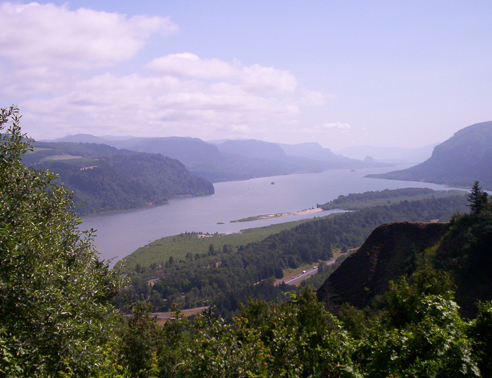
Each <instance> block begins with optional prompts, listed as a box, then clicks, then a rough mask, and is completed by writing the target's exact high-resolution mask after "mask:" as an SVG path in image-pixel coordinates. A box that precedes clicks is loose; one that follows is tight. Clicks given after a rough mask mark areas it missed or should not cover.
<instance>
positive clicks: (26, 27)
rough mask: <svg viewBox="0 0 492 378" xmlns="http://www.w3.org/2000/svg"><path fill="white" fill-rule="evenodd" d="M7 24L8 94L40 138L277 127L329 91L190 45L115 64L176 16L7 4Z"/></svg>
mask: <svg viewBox="0 0 492 378" xmlns="http://www.w3.org/2000/svg"><path fill="white" fill-rule="evenodd" d="M0 25H1V26H0V27H1V32H0V97H2V96H3V98H4V99H7V98H8V102H9V103H10V102H15V103H16V104H18V105H19V106H20V108H21V112H22V113H23V114H24V119H23V120H24V122H23V125H24V127H25V128H26V131H27V132H28V133H29V134H30V135H31V136H33V137H35V138H51V137H58V136H63V135H67V134H74V133H81V132H83V133H93V134H96V135H100V134H115V135H122V134H134V135H137V134H138V135H145V136H169V135H181V136H194V137H199V138H203V139H211V138H223V137H231V136H235V135H240V136H244V137H259V136H258V133H260V134H263V135H266V134H268V133H269V135H272V134H273V135H276V134H278V133H279V132H282V130H285V127H286V126H287V127H290V126H293V125H295V124H296V123H297V122H298V118H299V116H300V115H301V113H302V112H301V109H302V107H303V106H319V105H322V104H323V103H324V102H325V99H326V97H325V96H324V95H323V94H321V93H319V92H314V91H309V90H307V89H302V88H301V89H299V88H298V82H297V79H296V77H295V76H294V75H292V74H291V73H290V72H288V71H286V70H282V69H278V68H275V67H266V66H262V65H260V64H253V65H250V66H245V65H243V64H241V63H239V62H237V61H232V62H227V61H224V60H220V59H215V58H211V59H206V58H201V57H199V56H198V55H196V54H193V53H191V52H185V53H176V54H169V55H166V56H162V57H159V58H156V59H153V60H151V61H150V62H149V63H148V64H147V65H145V68H146V71H145V73H142V72H138V71H135V72H134V73H130V74H128V73H127V74H121V73H119V74H117V73H116V72H117V71H116V69H119V68H120V67H117V66H116V65H117V63H121V62H123V61H125V60H129V59H132V58H133V57H134V56H135V55H136V53H137V52H138V51H139V50H140V49H142V48H143V47H144V45H145V43H146V41H147V40H148V38H149V37H150V36H151V35H152V34H154V33H163V34H169V33H173V32H175V31H176V30H177V26H176V25H174V24H173V23H172V22H171V21H170V20H169V18H163V17H145V16H134V17H127V16H125V15H121V14H116V13H106V12H99V11H94V10H90V9H83V8H81V9H78V10H75V11H73V10H70V9H69V8H68V7H67V6H56V5H53V4H45V5H40V4H38V3H31V4H28V5H19V4H14V3H3V4H0ZM147 53H148V52H147ZM135 66H136V65H128V66H126V67H125V68H126V69H128V67H135ZM101 68H104V70H105V71H102V70H101ZM96 70H97V71H96ZM99 70H101V71H102V72H103V73H101V71H99ZM137 70H138V66H137Z"/></svg>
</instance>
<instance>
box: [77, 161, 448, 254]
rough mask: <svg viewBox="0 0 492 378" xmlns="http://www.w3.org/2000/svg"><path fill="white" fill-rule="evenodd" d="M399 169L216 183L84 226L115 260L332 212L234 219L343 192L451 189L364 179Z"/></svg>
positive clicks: (90, 219)
mask: <svg viewBox="0 0 492 378" xmlns="http://www.w3.org/2000/svg"><path fill="white" fill-rule="evenodd" d="M390 170H395V168H394V167H393V168H377V169H375V168H372V169H360V170H357V171H355V172H353V171H350V170H348V169H344V170H330V171H325V172H322V173H306V174H295V175H287V176H276V177H266V178H257V179H251V180H245V181H230V182H222V183H217V184H214V186H215V194H214V195H212V196H206V197H192V198H176V199H172V200H170V201H169V204H168V205H162V206H157V207H152V208H145V209H139V210H132V211H125V212H119V213H114V214H106V215H95V216H87V217H84V218H83V219H82V221H83V223H82V225H81V229H89V228H94V229H95V230H97V232H96V235H97V236H96V237H95V240H94V243H95V245H96V247H97V248H98V249H99V250H100V252H101V257H102V258H103V259H105V260H110V259H113V263H114V262H116V261H118V260H119V259H121V258H123V257H125V256H127V255H129V254H130V253H132V252H133V251H135V250H136V249H137V248H139V247H141V246H144V245H145V244H147V243H149V242H151V241H154V240H156V239H159V238H161V237H164V236H170V235H177V234H180V233H183V232H186V231H188V232H192V231H195V232H209V233H214V232H219V233H231V232H238V231H240V230H241V229H245V228H253V227H263V226H267V225H270V224H275V223H282V222H289V221H293V220H299V219H305V218H313V217H319V216H324V215H328V214H329V213H330V212H320V213H314V214H307V215H291V216H284V217H279V218H272V219H264V220H257V221H252V222H239V223H230V222H231V221H233V220H237V219H241V218H246V217H252V216H257V215H263V214H276V213H284V212H285V213H295V212H298V211H301V210H305V209H309V208H312V207H315V206H316V205H317V204H318V203H319V204H322V203H325V202H329V201H331V200H333V199H335V198H337V197H338V196H339V195H342V194H344V195H346V194H349V193H362V192H366V191H376V190H384V189H398V188H409V187H418V188H431V189H435V190H445V189H449V188H447V187H445V186H443V185H437V184H429V183H424V182H413V181H395V180H382V179H372V178H365V177H364V176H366V175H367V174H370V173H382V172H386V171H390Z"/></svg>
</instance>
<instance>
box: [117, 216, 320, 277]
mask: <svg viewBox="0 0 492 378" xmlns="http://www.w3.org/2000/svg"><path fill="white" fill-rule="evenodd" d="M308 221H310V219H303V220H300V221H295V222H286V223H280V224H274V225H271V226H268V227H260V228H249V229H246V230H242V231H241V232H240V233H234V234H199V233H185V234H180V235H175V236H167V237H165V238H162V239H158V240H156V241H154V242H152V243H149V244H147V245H146V246H144V247H140V248H139V249H137V250H136V251H135V252H133V253H132V254H130V255H129V256H127V257H126V258H125V259H124V264H125V270H126V271H133V270H134V269H135V267H136V265H137V264H140V266H142V267H144V266H149V265H151V264H160V263H162V262H166V261H168V260H169V258H170V257H171V256H173V258H174V259H175V260H178V261H179V260H184V259H185V258H186V255H187V254H188V253H191V254H192V255H193V256H194V255H195V254H196V253H198V254H203V253H207V252H208V251H209V249H210V245H213V247H214V249H216V250H218V249H222V248H223V246H224V245H232V246H234V247H239V246H241V245H246V244H248V243H254V242H259V241H261V240H263V239H265V238H267V237H268V236H270V235H273V234H277V233H279V232H281V231H283V230H289V229H291V228H293V227H295V226H297V225H299V224H301V223H304V222H308Z"/></svg>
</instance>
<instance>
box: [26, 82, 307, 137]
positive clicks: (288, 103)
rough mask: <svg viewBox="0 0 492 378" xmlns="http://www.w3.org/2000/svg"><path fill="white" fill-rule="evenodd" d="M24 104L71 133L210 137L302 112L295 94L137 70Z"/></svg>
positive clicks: (248, 129) (40, 119)
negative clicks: (283, 95)
mask: <svg viewBox="0 0 492 378" xmlns="http://www.w3.org/2000/svg"><path fill="white" fill-rule="evenodd" d="M23 105H24V106H25V107H26V108H27V111H28V113H30V114H36V122H39V123H40V124H44V123H45V122H50V130H51V131H53V133H56V134H60V135H65V134H68V133H69V132H68V130H65V128H66V127H67V125H69V127H70V130H71V131H70V132H71V133H74V132H94V133H96V134H100V132H99V128H100V127H101V126H104V127H105V128H106V130H105V133H117V134H125V133H130V134H135V133H136V132H141V133H143V135H147V136H149V135H191V136H196V137H201V138H206V139H209V137H210V133H213V132H215V131H221V132H230V133H234V134H237V133H248V132H251V131H253V129H255V130H257V128H256V127H263V125H265V124H268V125H276V124H285V123H290V122H292V119H293V118H296V117H297V116H298V115H299V113H300V109H299V107H298V105H297V104H296V103H295V102H293V101H292V100H291V99H278V98H273V97H264V96H259V95H257V94H254V93H251V92H248V91H246V90H244V89H243V88H241V87H240V86H239V85H234V84H229V83H224V82H221V83H212V84H210V83H205V82H197V81H194V80H192V81H190V80H189V81H186V80H178V79H176V78H172V77H143V76H141V75H138V74H133V75H128V76H124V77H117V76H115V75H112V74H104V75H100V76H96V77H93V78H91V79H89V80H83V81H80V82H77V83H75V85H74V86H73V88H72V89H71V90H70V91H68V92H66V93H63V94H61V95H59V96H56V97H52V98H48V99H44V98H43V99H42V98H36V99H31V100H28V101H25V102H24V104H23ZM54 114H56V118H53V115H54ZM26 118H30V117H27V116H26Z"/></svg>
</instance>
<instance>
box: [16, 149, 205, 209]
mask: <svg viewBox="0 0 492 378" xmlns="http://www.w3.org/2000/svg"><path fill="white" fill-rule="evenodd" d="M23 161H24V162H25V163H26V164H27V165H29V166H32V167H35V168H37V169H47V170H50V171H52V172H55V173H57V174H58V175H59V176H60V180H59V182H60V183H63V184H64V185H65V186H66V187H67V189H69V190H72V191H74V192H75V195H74V200H75V202H77V203H80V204H82V206H81V207H79V208H77V209H76V211H77V212H78V213H79V214H91V213H96V212H103V211H114V210H124V209H133V208H138V207H143V206H149V205H159V204H163V203H166V202H167V200H168V199H170V198H173V197H176V196H182V195H208V194H213V193H214V188H213V185H212V184H211V183H210V182H208V181H206V180H204V179H201V178H198V177H194V176H192V175H191V174H190V173H189V172H188V171H187V170H186V168H185V167H184V165H183V164H181V163H180V162H179V161H177V160H174V159H171V158H168V157H165V156H162V155H157V154H147V153H141V152H132V151H126V150H117V149H116V148H114V147H110V146H106V145H100V144H91V143H79V144H77V143H43V142H37V143H36V147H35V149H34V151H33V152H31V153H28V154H26V155H25V156H24V158H23Z"/></svg>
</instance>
